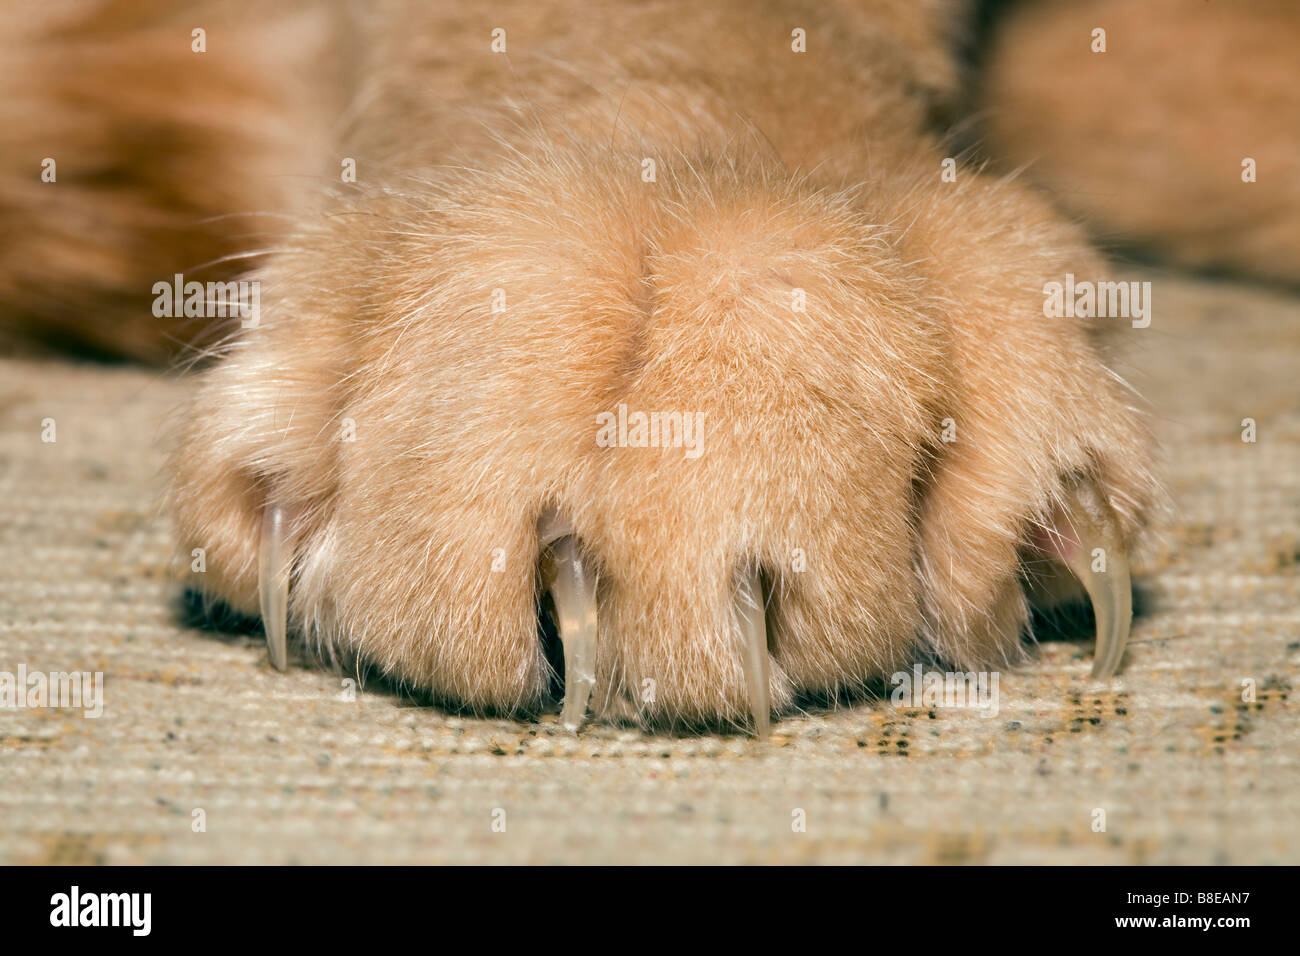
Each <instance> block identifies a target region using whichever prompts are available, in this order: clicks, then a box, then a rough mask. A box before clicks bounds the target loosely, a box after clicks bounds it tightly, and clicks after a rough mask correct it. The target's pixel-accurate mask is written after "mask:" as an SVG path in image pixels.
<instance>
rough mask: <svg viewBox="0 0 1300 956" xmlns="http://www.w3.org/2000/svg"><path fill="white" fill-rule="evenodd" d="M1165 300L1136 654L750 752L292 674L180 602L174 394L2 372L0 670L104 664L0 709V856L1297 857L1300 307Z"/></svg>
mask: <svg viewBox="0 0 1300 956" xmlns="http://www.w3.org/2000/svg"><path fill="white" fill-rule="evenodd" d="M1142 278H1150V276H1142ZM1153 295H1154V299H1153V302H1154V309H1155V312H1154V322H1153V324H1152V326H1151V328H1149V329H1146V330H1144V331H1142V332H1141V333H1133V334H1131V335H1129V336H1128V338H1129V339H1131V340H1132V341H1133V343H1134V348H1133V349H1132V350H1131V351H1130V352H1129V353H1128V355H1127V364H1126V365H1125V366H1124V367H1122V368H1121V369H1120V371H1121V372H1122V373H1123V374H1124V375H1125V376H1126V377H1128V378H1129V379H1130V380H1132V381H1133V382H1134V383H1135V384H1136V385H1137V386H1138V388H1139V390H1140V391H1141V392H1142V393H1143V394H1144V395H1145V396H1146V398H1147V399H1148V400H1149V402H1150V403H1151V404H1152V405H1153V406H1154V408H1155V411H1156V431H1157V434H1158V437H1159V440H1160V442H1161V445H1162V446H1163V455H1164V459H1165V462H1166V475H1167V479H1168V487H1169V490H1170V493H1171V498H1172V500H1173V504H1174V512H1173V517H1172V518H1171V520H1170V521H1169V522H1168V523H1167V525H1166V528H1165V533H1164V535H1163V538H1162V541H1161V543H1160V544H1159V546H1158V547H1157V548H1156V549H1155V551H1154V552H1153V554H1152V555H1150V556H1149V558H1148V559H1147V560H1146V561H1145V562H1144V564H1143V566H1142V567H1141V568H1140V570H1139V573H1138V578H1137V581H1138V597H1139V609H1140V614H1139V617H1138V619H1137V621H1136V623H1135V628H1134V632H1133V639H1132V644H1131V649H1130V652H1129V654H1128V657H1127V662H1126V666H1125V668H1124V670H1123V672H1122V675H1121V676H1120V677H1119V678H1116V679H1114V680H1112V681H1108V682H1104V683H1101V684H1098V683H1094V682H1092V681H1090V680H1089V679H1088V668H1089V666H1090V661H1091V641H1090V639H1089V637H1088V635H1087V634H1086V633H1084V634H1082V635H1076V636H1075V637H1074V638H1073V639H1070V640H1066V639H1052V640H1048V639H1046V635H1045V634H1042V633H1041V629H1040V638H1043V640H1041V642H1040V643H1039V645H1038V646H1037V648H1036V649H1035V651H1034V662H1033V663H1032V664H1031V665H1030V666H1027V667H1025V668H1023V669H1021V670H1018V671H1016V672H1014V673H1004V674H1002V675H1001V683H1000V692H1001V693H1000V709H999V712H998V714H997V715H996V716H995V717H988V718H985V717H981V716H979V715H978V714H977V713H976V712H974V711H971V710H964V709H953V708H942V707H939V708H933V709H925V708H913V707H902V706H895V705H893V704H891V703H889V702H887V701H885V702H876V703H860V704H856V705H852V706H845V707H841V708H839V709H837V710H834V711H820V712H814V713H809V714H806V715H804V716H800V717H797V718H793V719H787V720H785V721H783V722H781V723H780V724H778V725H777V728H776V731H775V734H774V736H773V738H772V740H771V741H769V742H766V743H759V742H755V741H751V740H749V739H745V738H742V737H698V738H671V737H656V736H646V735H643V734H641V733H638V732H631V731H626V730H620V729H613V728H608V727H591V728H588V729H586V730H585V731H584V732H583V733H582V735H581V736H579V737H577V738H574V737H572V736H570V735H567V734H565V733H563V732H562V731H561V729H560V728H559V727H558V726H557V725H556V723H555V722H554V717H553V716H551V717H547V718H545V719H544V720H543V721H542V722H541V723H539V724H532V725H529V724H522V723H518V722H515V721H510V720H482V719H475V718H470V717H458V716H449V715H447V714H445V713H442V712H439V711H438V710H436V709H433V708H429V707H420V706H415V705H414V704H411V703H409V702H406V701H403V700H401V699H399V698H398V697H396V696H394V695H392V694H391V693H389V692H387V691H385V690H382V689H376V688H374V687H373V685H369V686H367V687H366V688H364V689H363V690H362V691H361V692H360V693H358V694H356V695H355V699H348V698H349V696H350V695H349V694H348V693H347V692H346V688H345V686H344V681H343V679H342V677H341V675H338V674H333V673H330V672H328V671H325V670H322V669H319V668H316V667H312V666H308V665H307V664H306V663H305V662H299V663H298V664H296V665H295V666H293V667H291V669H290V671H289V673H287V674H279V673H276V672H275V671H273V670H272V669H271V668H270V666H269V664H268V662H267V660H266V654H265V650H264V648H263V646H262V642H261V638H260V636H258V635H256V634H239V633H221V632H217V631H213V630H200V629H196V628H193V627H186V626H184V625H183V624H181V623H180V621H181V617H180V616H179V615H178V613H177V606H176V595H177V592H178V587H179V586H178V584H177V581H178V580H181V579H183V577H184V575H185V573H188V567H185V566H182V567H181V568H179V569H178V568H177V566H176V565H174V564H172V565H169V560H170V557H171V546H170V542H169V534H168V526H167V522H166V520H165V518H164V517H163V516H161V515H160V513H159V509H158V502H157V496H158V489H159V486H160V475H161V467H162V462H163V453H162V450H161V442H160V438H161V435H162V423H163V422H164V421H165V419H166V416H167V414H168V412H169V410H170V409H172V408H173V407H174V406H175V404H176V402H177V401H178V399H179V398H180V396H182V395H183V393H184V390H185V389H186V388H187V387H188V386H187V385H186V384H185V383H183V382H176V381H174V380H170V379H166V378H163V377H161V376H156V375H153V374H150V373H146V372H143V371H135V370H123V369H115V368H105V367H94V366H83V365H74V364H70V363H59V362H55V361H46V360H37V359H27V360H19V359H12V358H11V359H8V360H5V361H3V362H0V672H2V671H8V672H11V673H13V672H16V671H17V669H18V667H19V666H20V665H23V666H25V667H26V668H27V669H28V670H29V671H42V672H49V671H71V670H77V671H91V672H95V671H99V672H102V673H103V674H104V679H103V691H104V709H103V715H102V716H101V717H99V718H98V719H93V718H86V717H83V716H81V714H80V712H78V711H75V710H71V709H55V708H45V709H26V708H20V709H6V710H0V862H5V863H30V862H61V863H74V862H75V863H85V862H106V863H134V862H156V863H191V862H218V863H318V862H319V863H336V862H340V863H341V862H375V863H378V862H407V861H415V862H521V863H522V862H693V863H732V862H786V863H800V862H824V863H858V862H888V863H931V862H952V863H968V862H971V863H980V862H988V863H1008V862H1017V863H1071V864H1080V863H1234V864H1235V863H1282V862H1287V863H1300V801H1297V799H1296V797H1295V795H1296V793H1297V792H1300V720H1298V719H1297V708H1296V699H1295V698H1294V697H1292V696H1291V687H1292V684H1293V683H1294V681H1295V676H1294V675H1295V674H1296V671H1297V665H1298V664H1300V399H1298V395H1300V386H1298V385H1297V380H1298V378H1300V375H1298V374H1297V372H1298V371H1300V368H1298V366H1300V358H1298V356H1300V302H1297V300H1296V299H1295V298H1288V297H1287V296H1285V295H1283V294H1280V293H1275V292H1270V291H1262V290H1257V289H1250V288H1246V287H1239V286H1232V285H1220V284H1215V283H1210V282H1204V281H1191V280H1187V279H1179V278H1171V277H1157V278H1156V281H1155V283H1154V292H1153ZM1244 418H1253V419H1254V420H1255V423H1256V428H1257V441H1255V442H1254V443H1247V442H1243V441H1242V425H1241V422H1242V419H1244ZM46 419H53V420H54V424H55V428H56V432H55V438H56V440H55V441H54V442H46V441H42V431H43V428H45V425H43V422H44V420H46ZM1243 681H1253V686H1254V688H1255V691H1254V698H1255V699H1254V700H1253V701H1243ZM199 809H201V810H202V811H203V814H202V817H203V819H204V822H205V825H206V829H205V830H203V831H202V832H195V828H194V827H195V824H194V821H195V820H196V819H197V817H196V814H195V811H196V810H199ZM1098 810H1104V811H1105V830H1104V832H1098V831H1097V830H1095V829H1094V825H1095V822H1096V821H1098V820H1099V819H1100V817H1099V815H1098V814H1097V813H1096V811H1098ZM498 811H503V812H504V813H501V812H498ZM799 811H802V814H800V813H799ZM801 817H802V819H804V820H806V829H805V831H804V832H798V828H797V827H796V824H797V823H798V822H799V820H800V819H801ZM494 822H495V823H496V824H497V826H496V827H495V828H494ZM502 822H504V832H501V823H502Z"/></svg>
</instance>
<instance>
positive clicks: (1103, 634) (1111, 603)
mask: <svg viewBox="0 0 1300 956" xmlns="http://www.w3.org/2000/svg"><path fill="white" fill-rule="evenodd" d="M1063 510H1064V514H1061V511H1062V509H1060V508H1058V516H1057V520H1056V522H1055V524H1056V529H1055V530H1056V533H1057V537H1056V539H1055V541H1054V545H1055V550H1056V552H1057V555H1058V556H1059V557H1060V559H1061V560H1062V561H1063V562H1064V563H1065V565H1066V567H1068V568H1069V569H1070V570H1071V571H1072V572H1073V573H1074V576H1075V577H1077V578H1078V579H1079V583H1081V584H1082V585H1083V587H1084V590H1086V591H1087V592H1088V598H1089V599H1090V600H1091V601H1092V609H1093V614H1094V616H1095V617H1096V619H1097V649H1096V651H1095V652H1094V654H1095V656H1094V658H1093V664H1092V676H1093V677H1095V678H1103V677H1111V676H1113V675H1114V674H1115V672H1116V671H1118V670H1119V664H1120V660H1121V659H1122V658H1123V657H1124V648H1125V646H1126V645H1127V644H1128V635H1129V628H1130V626H1131V625H1132V621H1133V592H1132V586H1131V583H1130V577H1129V561H1128V554H1127V553H1126V552H1125V550H1124V541H1123V536H1122V535H1121V532H1120V528H1119V522H1118V521H1117V520H1116V518H1115V513H1114V512H1113V511H1112V510H1111V508H1110V505H1108V504H1107V503H1106V501H1105V499H1104V498H1103V497H1102V495H1101V493H1100V492H1099V491H1098V490H1097V488H1096V486H1095V485H1093V484H1092V483H1091V482H1082V483H1080V484H1079V486H1078V487H1077V488H1075V489H1074V490H1073V491H1072V492H1071V494H1070V495H1069V497H1068V499H1067V501H1066V502H1065V504H1064V508H1063Z"/></svg>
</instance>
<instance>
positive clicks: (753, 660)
mask: <svg viewBox="0 0 1300 956" xmlns="http://www.w3.org/2000/svg"><path fill="white" fill-rule="evenodd" d="M736 616H737V617H738V618H739V619H740V640H739V644H740V664H741V668H742V669H743V670H744V672H745V689H746V691H747V693H748V694H749V709H750V712H751V713H752V714H753V717H754V736H756V737H759V738H760V739H761V738H763V737H766V736H767V735H768V731H769V730H770V728H771V723H772V701H771V696H770V690H769V678H768V661H767V612H766V609H765V608H764V607H763V587H762V583H761V582H760V581H759V577H758V572H757V571H749V572H746V574H745V577H744V579H743V580H742V581H741V584H740V590H739V592H738V593H737V595H736Z"/></svg>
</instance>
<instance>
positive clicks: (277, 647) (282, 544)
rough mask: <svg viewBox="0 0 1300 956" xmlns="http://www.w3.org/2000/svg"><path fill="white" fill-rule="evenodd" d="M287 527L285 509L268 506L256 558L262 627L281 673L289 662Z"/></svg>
mask: <svg viewBox="0 0 1300 956" xmlns="http://www.w3.org/2000/svg"><path fill="white" fill-rule="evenodd" d="M286 524H287V520H286V517H285V510H284V508H283V507H281V506H280V505H278V504H274V503H272V504H268V505H267V506H266V510H265V511H264V512H262V538H261V544H260V547H259V548H258V555H257V596H258V601H259V603H260V604H261V609H262V627H263V628H264V629H265V630H266V647H267V650H268V651H269V652H270V654H271V664H272V665H274V667H275V669H276V670H281V671H282V670H284V669H285V666H286V663H287V658H288V653H287V643H288V624H289V571H290V566H291V565H292V563H293V561H292V558H291V556H290V553H289V540H288V538H289V536H288V531H287V530H286Z"/></svg>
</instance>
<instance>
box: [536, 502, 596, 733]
mask: <svg viewBox="0 0 1300 956" xmlns="http://www.w3.org/2000/svg"><path fill="white" fill-rule="evenodd" d="M538 537H539V539H540V541H539V543H540V545H541V549H542V559H541V564H542V586H543V587H544V588H545V589H546V590H547V591H548V592H549V593H550V595H551V601H552V602H553V603H554V605H555V624H556V628H557V630H558V631H559V632H560V644H561V645H562V646H563V648H564V703H563V704H562V705H561V708H560V723H561V724H562V725H563V726H564V728H565V729H566V730H569V731H572V732H573V733H577V732H578V729H579V728H580V727H581V726H582V723H583V721H584V720H585V719H586V716H587V701H588V700H589V699H590V698H591V691H592V688H593V687H595V685H596V575H595V573H594V571H593V569H592V567H591V563H590V561H588V560H585V559H584V558H583V556H582V553H581V550H580V549H579V547H578V538H577V536H576V535H574V534H572V533H571V532H570V531H569V530H568V529H567V528H566V527H565V526H564V525H562V524H561V523H560V522H559V520H558V519H557V518H556V517H555V516H554V515H553V514H547V515H544V516H543V517H542V520H541V521H539V522H538Z"/></svg>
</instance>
